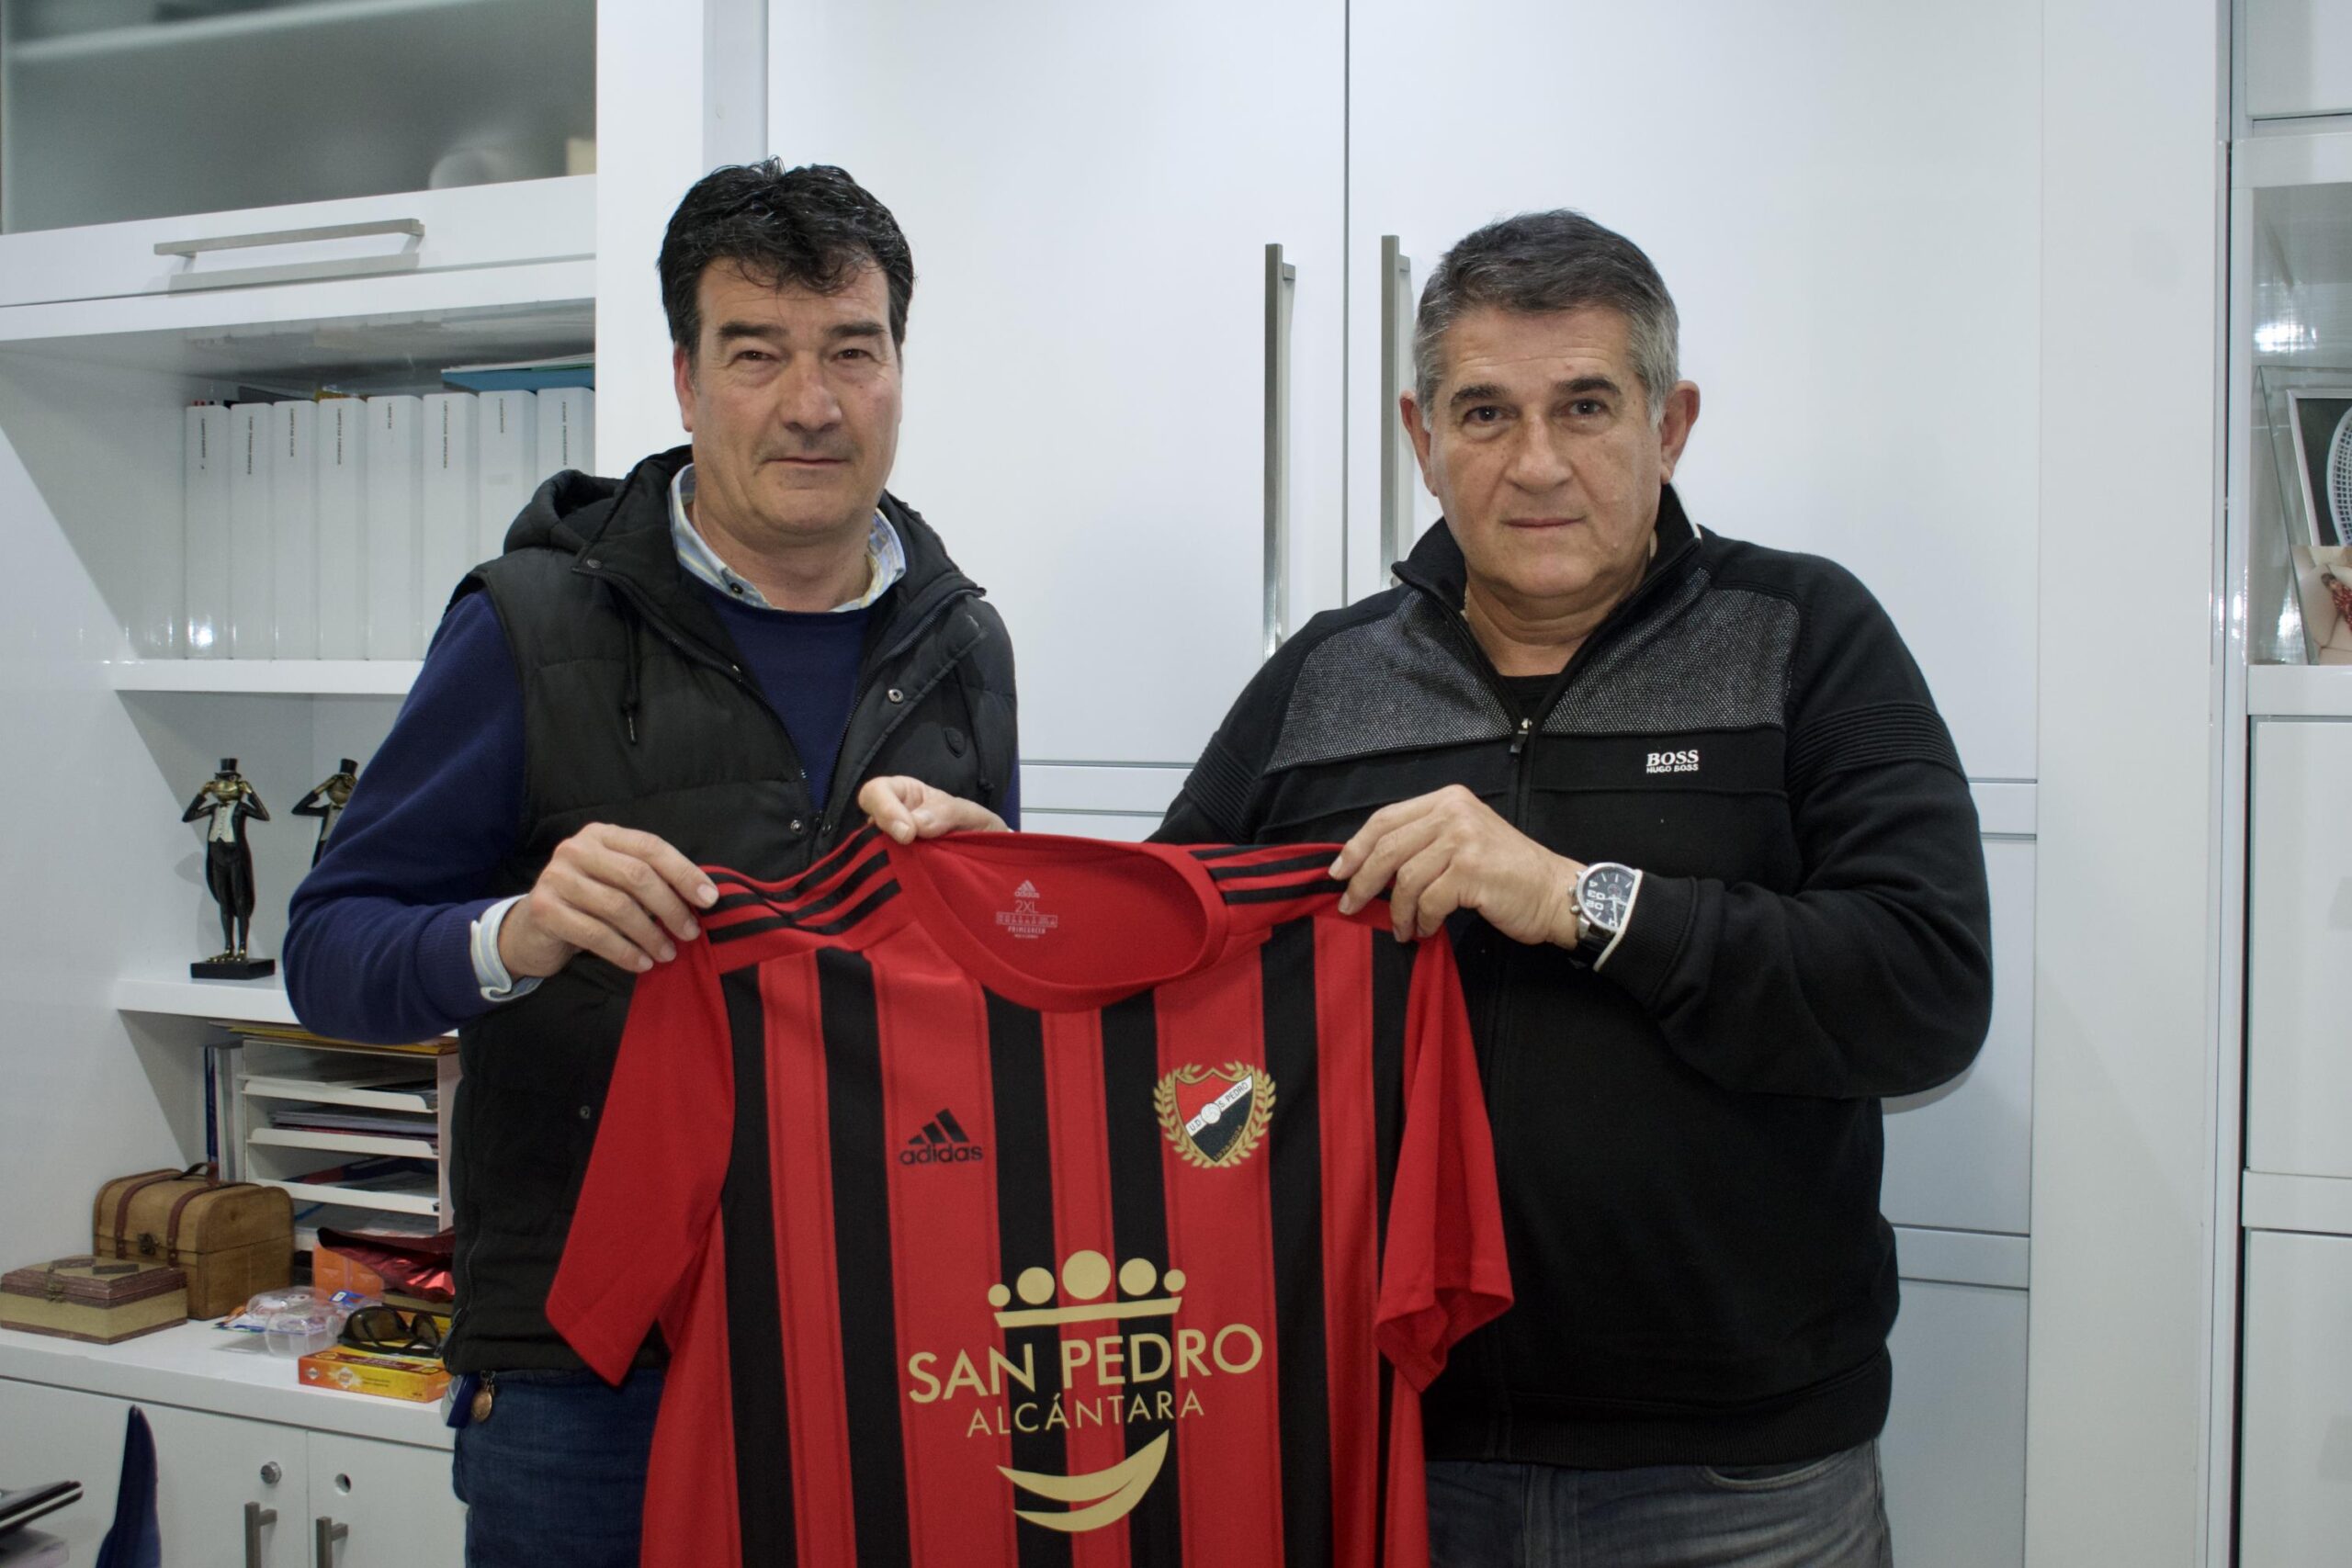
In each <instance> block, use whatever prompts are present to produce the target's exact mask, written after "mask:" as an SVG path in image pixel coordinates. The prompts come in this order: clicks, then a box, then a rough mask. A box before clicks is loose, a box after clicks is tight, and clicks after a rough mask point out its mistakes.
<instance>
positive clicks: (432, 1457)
mask: <svg viewBox="0 0 2352 1568" xmlns="http://www.w3.org/2000/svg"><path fill="white" fill-rule="evenodd" d="M310 1464H311V1511H310V1515H309V1517H306V1518H305V1519H303V1521H302V1535H303V1540H305V1541H306V1542H309V1543H311V1544H312V1545H315V1544H316V1542H317V1540H318V1534H319V1525H320V1521H321V1520H324V1521H326V1528H327V1529H328V1531H329V1533H330V1534H332V1533H333V1532H334V1530H336V1529H338V1528H340V1529H342V1530H343V1531H344V1533H343V1534H341V1535H340V1536H337V1537H336V1538H335V1539H334V1542H333V1552H332V1555H331V1556H326V1557H320V1558H318V1559H317V1561H316V1562H315V1564H314V1568H423V1565H424V1564H439V1563H451V1564H455V1563H458V1562H463V1561H464V1560H465V1553H466V1509H465V1505H463V1504H462V1503H459V1502H458V1498H457V1494H455V1493H454V1492H452V1491H450V1489H449V1456H448V1454H447V1452H445V1451H443V1450H439V1449H419V1448H411V1447H410V1446H408V1445H407V1444H405V1443H385V1442H378V1441H376V1440H375V1439H373V1438H345V1437H339V1436H334V1435H330V1434H328V1433H324V1432H313V1433H311V1444H310ZM300 1561H303V1562H309V1561H311V1559H309V1558H304V1559H300Z"/></svg>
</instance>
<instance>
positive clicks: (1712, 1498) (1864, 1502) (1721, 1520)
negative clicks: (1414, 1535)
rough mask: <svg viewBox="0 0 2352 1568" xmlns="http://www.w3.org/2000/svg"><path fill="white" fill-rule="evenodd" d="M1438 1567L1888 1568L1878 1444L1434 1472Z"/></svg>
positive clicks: (1450, 1465) (1483, 1465)
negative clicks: (1812, 1455) (1643, 1462)
mask: <svg viewBox="0 0 2352 1568" xmlns="http://www.w3.org/2000/svg"><path fill="white" fill-rule="evenodd" d="M1429 1487H1430V1563H1431V1568H1498V1565H1504V1564H1509V1565H1510V1568H1889V1564H1890V1563H1892V1562H1893V1561H1894V1556H1893V1549H1892V1546H1891V1545H1890V1542H1889V1539H1888V1531H1887V1524H1886V1495H1885V1489H1884V1487H1883V1484H1882V1483H1881V1481H1880V1478H1879V1465H1878V1445H1877V1444H1876V1443H1875V1442H1868V1443H1862V1444H1860V1445H1859V1446H1857V1447H1855V1448H1850V1449H1846V1450H1841V1451H1839V1452H1838V1453H1834V1454H1830V1455H1827V1456H1826V1457H1825V1458H1821V1459H1815V1460H1812V1461H1802V1462H1798V1463H1793V1464H1780V1465H1737V1466H1719V1465H1703V1464H1669V1465H1648V1466H1643V1467H1638V1468H1635V1469H1632V1470H1575V1469H1571V1468H1569V1467H1568V1466H1566V1465H1556V1464H1508V1463H1498V1462H1492V1461H1450V1460H1441V1461H1431V1463H1430V1467H1429Z"/></svg>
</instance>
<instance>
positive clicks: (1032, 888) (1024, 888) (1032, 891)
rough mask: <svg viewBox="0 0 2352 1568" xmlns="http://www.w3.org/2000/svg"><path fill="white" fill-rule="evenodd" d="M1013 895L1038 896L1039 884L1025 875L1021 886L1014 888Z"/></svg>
mask: <svg viewBox="0 0 2352 1568" xmlns="http://www.w3.org/2000/svg"><path fill="white" fill-rule="evenodd" d="M1012 896H1013V897H1015V898H1035V897H1037V885H1036V884H1035V883H1034V882H1032V881H1030V880H1029V879H1028V878H1027V877H1025V876H1024V877H1023V878H1022V879H1021V886H1018V887H1016V888H1014V889H1013V890H1012Z"/></svg>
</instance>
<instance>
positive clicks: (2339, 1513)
mask: <svg viewBox="0 0 2352 1568" xmlns="http://www.w3.org/2000/svg"><path fill="white" fill-rule="evenodd" d="M2347 1318H2352V1236H2335V1235H2287V1234H2283V1233H2278V1232H2271V1231H2255V1232H2251V1233H2249V1234H2248V1235H2247V1237H2246V1257H2245V1323H2244V1327H2243V1333H2244V1335H2245V1382H2244V1385H2243V1387H2242V1388H2241V1390H2240V1395H2241V1397H2242V1399H2243V1400H2244V1402H2245V1404H2244V1409H2245V1415H2244V1417H2243V1419H2242V1421H2241V1424H2240V1427H2239V1437H2238V1445H2239V1462H2238V1473H2239V1475H2240V1477H2241V1478H2242V1480H2241V1482H2240V1485H2241V1487H2242V1492H2241V1495H2240V1496H2239V1500H2238V1562H2240V1563H2241V1564H2243V1565H2244V1568H2303V1565H2304V1564H2307V1563H2313V1562H2342V1561H2343V1560H2344V1543H2345V1542H2346V1540H2352V1464H2347V1463H2346V1446H2345V1445H2346V1434H2347V1433H2352V1339H2347V1337H2346V1335H2345V1332H2344V1325H2345V1322H2346V1319H2347Z"/></svg>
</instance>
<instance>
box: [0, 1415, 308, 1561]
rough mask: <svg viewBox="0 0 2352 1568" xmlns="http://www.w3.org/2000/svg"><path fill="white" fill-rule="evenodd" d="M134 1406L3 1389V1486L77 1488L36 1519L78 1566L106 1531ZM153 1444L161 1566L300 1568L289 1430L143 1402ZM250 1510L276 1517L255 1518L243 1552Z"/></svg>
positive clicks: (293, 1440) (298, 1463)
mask: <svg viewBox="0 0 2352 1568" xmlns="http://www.w3.org/2000/svg"><path fill="white" fill-rule="evenodd" d="M132 1403H133V1402H131V1401H130V1400H123V1399H114V1398H110V1397H107V1396H106V1395H103V1394H96V1393H82V1392H80V1391H78V1390H74V1389H61V1388H52V1387H51V1386H49V1385H48V1384H46V1383H25V1382H0V1487H6V1486H27V1485H31V1484H33V1483H38V1482H47V1481H66V1480H73V1481H79V1482H80V1483H82V1488H83V1492H82V1501H81V1502H80V1503H78V1504H76V1505H74V1506H73V1507H71V1508H68V1509H65V1510H62V1511H61V1512H59V1513H57V1514H54V1515H52V1516H51V1517H48V1518H45V1519H43V1520H42V1521H41V1523H40V1529H44V1530H47V1531H48V1532H50V1533H51V1534H52V1535H56V1536H61V1537H62V1538H63V1539H64V1540H66V1541H67V1542H69V1543H70V1544H71V1545H72V1547H73V1548H74V1552H75V1561H77V1562H82V1561H87V1560H88V1557H89V1556H90V1555H95V1553H96V1548H97V1543H98V1542H99V1541H101V1540H104V1539H105V1538H106V1533H107V1529H108V1528H110V1527H111V1526H112V1525H113V1523H114V1506H115V1488H116V1483H117V1482H118V1481H119V1478H120V1476H121V1474H122V1444H123V1437H124V1434H125V1431H126V1429H127V1423H128V1417H129V1414H130V1408H131V1404H132ZM139 1408H140V1409H141V1410H142V1411H144V1412H145V1413H146V1416H147V1425H148V1429H149V1430H150V1431H151V1432H153V1434H154V1438H155V1522H156V1528H157V1529H158V1530H159V1531H160V1532H161V1534H162V1537H163V1543H164V1561H165V1562H174V1563H177V1562H190V1563H222V1564H229V1563H244V1564H247V1565H248V1568H300V1565H301V1564H304V1563H307V1562H309V1561H310V1558H309V1552H310V1546H309V1542H308V1538H307V1537H306V1536H304V1535H303V1534H302V1533H301V1531H302V1529H303V1527H304V1523H305V1516H304V1514H303V1501H304V1476H305V1459H304V1453H303V1439H304V1437H305V1434H304V1433H303V1432H302V1431H301V1430H300V1428H299V1427H280V1426H277V1425H275V1424H273V1423H271V1422H267V1421H248V1420H243V1419H241V1418H239V1417H236V1416H216V1415H212V1414H209V1413H207V1412H204V1411H197V1410H183V1409H180V1408H179V1407H177V1406H175V1405H169V1404H144V1403H141V1404H140V1405H139ZM248 1504H251V1505H255V1506H259V1507H260V1508H262V1509H265V1510H271V1511H275V1513H276V1514H277V1518H276V1520H275V1522H273V1523H262V1522H261V1521H260V1520H259V1519H258V1518H256V1520H255V1525H256V1527H257V1529H256V1533H255V1535H254V1541H253V1545H254V1551H252V1552H251V1553H249V1552H248V1551H247V1550H246V1527H245V1509H246V1506H247V1505H248Z"/></svg>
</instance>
